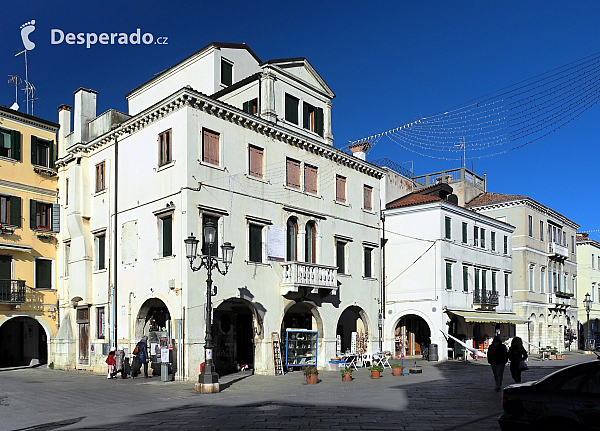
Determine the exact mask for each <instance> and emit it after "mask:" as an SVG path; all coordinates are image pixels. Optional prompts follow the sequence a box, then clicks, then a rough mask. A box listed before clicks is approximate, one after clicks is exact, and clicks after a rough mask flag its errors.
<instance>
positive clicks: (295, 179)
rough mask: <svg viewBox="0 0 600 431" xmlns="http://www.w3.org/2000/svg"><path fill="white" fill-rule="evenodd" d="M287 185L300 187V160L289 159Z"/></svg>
mask: <svg viewBox="0 0 600 431" xmlns="http://www.w3.org/2000/svg"><path fill="white" fill-rule="evenodd" d="M286 176H287V181H286V183H287V186H288V187H293V188H295V189H299V188H300V162H298V161H296V160H292V159H287V166H286Z"/></svg>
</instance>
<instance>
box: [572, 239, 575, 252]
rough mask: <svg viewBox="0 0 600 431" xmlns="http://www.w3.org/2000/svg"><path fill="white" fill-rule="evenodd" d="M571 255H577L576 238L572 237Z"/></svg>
mask: <svg viewBox="0 0 600 431" xmlns="http://www.w3.org/2000/svg"><path fill="white" fill-rule="evenodd" d="M571 253H575V237H574V236H573V235H571Z"/></svg>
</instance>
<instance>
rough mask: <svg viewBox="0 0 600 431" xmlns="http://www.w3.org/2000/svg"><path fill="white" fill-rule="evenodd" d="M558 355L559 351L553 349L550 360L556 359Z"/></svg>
mask: <svg viewBox="0 0 600 431" xmlns="http://www.w3.org/2000/svg"><path fill="white" fill-rule="evenodd" d="M557 354H558V349H557V348H556V347H553V348H552V349H550V359H556V355H557Z"/></svg>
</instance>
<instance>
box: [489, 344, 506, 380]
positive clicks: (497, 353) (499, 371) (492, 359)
mask: <svg viewBox="0 0 600 431" xmlns="http://www.w3.org/2000/svg"><path fill="white" fill-rule="evenodd" d="M487 359H488V363H489V364H490V365H491V366H492V371H493V372H494V380H495V382H496V392H499V391H500V389H502V378H503V377H504V366H505V365H506V362H507V361H508V351H507V350H506V346H505V345H504V343H503V342H502V340H501V339H500V337H499V336H497V335H496V336H495V337H494V340H493V341H492V344H491V345H490V347H489V349H488V351H487Z"/></svg>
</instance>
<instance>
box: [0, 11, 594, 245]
mask: <svg viewBox="0 0 600 431" xmlns="http://www.w3.org/2000/svg"><path fill="white" fill-rule="evenodd" d="M188 3H189V4H188ZM598 16H600V2H594V1H579V0H575V1H569V2H558V1H548V0H546V1H526V2H523V1H512V0H508V1H389V2H351V1H346V2H313V1H304V2H302V3H292V2H277V1H262V2H235V1H229V0H223V1H220V2H207V1H198V2H183V1H171V2H158V1H154V0H149V1H128V2H122V1H120V2H117V1H103V2H82V1H79V2H74V1H62V2H46V1H37V2H36V1H30V2H19V3H16V4H15V6H13V7H12V8H11V9H10V12H8V13H4V14H2V15H1V16H0V29H1V30H0V35H1V37H2V39H1V40H2V44H1V45H0V59H2V61H1V62H0V64H1V66H0V67H1V69H2V72H3V73H4V76H5V77H6V79H8V77H7V75H9V74H16V75H19V76H22V77H24V74H25V72H24V64H23V58H22V56H21V57H14V55H15V54H16V53H17V52H19V51H21V50H22V49H23V45H22V42H21V36H20V27H21V25H22V24H24V23H26V22H28V21H31V20H32V19H33V20H35V21H36V23H35V30H34V32H32V33H31V36H30V39H31V40H32V41H33V42H35V44H36V47H35V49H34V50H32V51H30V52H29V54H28V55H29V57H28V59H29V65H30V68H29V78H30V81H31V82H32V83H33V84H34V85H35V86H36V88H37V93H36V95H37V97H38V98H39V100H38V101H37V102H36V104H35V112H34V113H35V115H37V116H40V117H43V118H46V119H49V120H52V121H57V110H56V108H57V107H58V106H59V105H60V104H63V103H66V104H69V105H72V103H73V91H74V90H76V89H77V88H78V87H87V88H92V89H94V90H96V91H98V93H99V94H98V113H101V112H104V111H105V110H107V109H109V108H115V109H118V110H122V111H126V100H125V94H126V93H127V92H129V91H130V90H131V89H133V88H135V87H137V86H138V85H139V84H141V83H142V82H144V81H146V80H148V79H150V78H151V77H152V76H153V75H154V74H156V73H158V72H160V71H162V70H164V69H166V68H168V67H170V66H172V65H174V64H175V63H177V62H178V61H180V60H182V59H183V58H185V57H186V56H188V55H190V54H192V53H193V52H196V51H197V50H199V49H200V48H202V47H203V46H205V45H207V44H208V43H210V42H213V41H220V42H240V43H241V42H245V43H247V44H248V45H249V46H250V47H251V48H252V49H253V50H254V51H255V52H256V54H257V55H258V56H259V57H260V58H261V59H262V60H268V59H271V58H282V57H306V58H308V60H309V61H310V62H311V64H312V65H313V66H314V67H315V68H316V69H317V71H318V72H319V73H320V74H321V76H322V77H323V78H324V79H325V81H326V82H327V83H328V84H329V86H330V87H331V88H332V89H333V91H334V92H335V93H336V95H337V97H336V98H335V99H334V101H333V103H334V105H333V133H334V137H335V145H336V146H343V145H345V144H346V143H347V142H348V141H349V140H354V139H358V138H361V137H364V136H368V135H371V134H374V133H377V132H382V131H385V130H387V129H390V128H392V127H395V126H400V125H402V124H406V123H408V122H411V121H414V120H417V119H419V118H421V117H423V116H428V115H431V114H435V113H438V112H443V111H445V110H447V109H449V108H452V107H454V106H456V105H458V104H461V103H463V102H466V101H468V100H471V99H474V98H477V97H480V96H483V95H485V94H487V93H489V92H492V91H495V90H498V89H500V88H503V87H506V86H508V85H511V84H514V83H516V82H519V81H521V80H523V79H526V78H530V77H532V76H535V75H538V74H540V73H543V72H546V71H549V70H552V69H554V68H556V67H558V66H561V65H564V64H567V63H570V62H572V61H575V60H578V59H580V58H583V57H586V56H589V55H591V54H595V53H597V52H600V43H599V42H600V34H599V32H598V26H597V17H598ZM137 28H140V29H141V33H142V34H143V33H146V32H149V33H152V34H153V35H154V37H158V36H166V37H168V45H164V46H159V45H143V44H142V45H127V46H123V45H100V44H96V45H93V46H92V47H91V48H90V49H86V48H85V46H81V45H67V44H65V43H62V44H57V45H52V44H51V43H50V32H51V29H60V30H62V31H63V32H64V33H68V32H73V33H79V32H94V33H98V34H100V33H102V32H107V33H110V32H119V33H121V32H124V33H132V32H134V31H136V29H137ZM5 82H6V80H5ZM20 99H22V97H21V96H20ZM13 102H14V88H13V87H11V86H9V85H8V84H7V83H5V84H3V85H1V86H0V104H1V105H6V106H10V105H11V104H12V103H13ZM20 105H21V107H22V108H23V109H22V110H24V106H25V104H24V103H22V102H20ZM599 115H600V105H598V106H594V107H592V108H591V109H589V110H588V111H587V112H585V113H584V114H583V115H581V116H580V117H578V118H577V119H576V120H575V121H573V122H572V123H570V124H569V125H567V126H566V127H563V128H562V129H560V130H559V131H557V132H555V133H553V134H551V135H550V136H548V137H547V138H544V139H541V140H539V141H537V142H535V143H532V144H530V145H528V146H526V147H524V148H522V149H520V150H517V151H512V152H510V153H507V154H503V155H499V156H495V157H490V158H484V159H477V160H470V159H469V154H468V153H467V167H468V168H470V167H471V163H473V165H472V166H473V169H474V171H475V172H476V173H478V174H480V175H483V173H487V176H488V190H489V191H494V192H500V193H510V194H524V195H527V196H530V197H531V198H533V199H535V200H537V201H539V202H540V203H542V204H544V205H547V206H549V207H552V208H554V209H555V210H557V211H559V212H560V213H562V214H564V215H565V216H567V217H569V218H571V219H572V220H574V221H575V222H577V223H578V224H580V225H581V226H582V228H581V229H582V230H594V229H600V220H599V219H598V216H597V215H596V213H598V212H600V205H598V204H597V203H596V196H595V195H594V194H593V193H590V192H591V191H593V190H594V189H595V187H597V185H598V178H599V177H600V168H596V166H595V165H596V161H597V160H598V159H599V158H600V157H599V156H600V150H599V149H598V145H597V141H598V136H600V122H598V121H597V120H598V117H599ZM380 157H388V158H390V159H392V160H394V161H396V162H397V163H402V162H407V161H412V165H413V166H414V171H415V174H417V175H420V174H425V173H429V172H434V171H439V170H443V169H452V168H456V167H459V166H460V162H457V161H446V160H435V159H431V158H427V157H422V156H420V155H418V154H415V153H411V152H408V151H406V150H405V149H403V148H401V147H399V146H398V145H396V144H395V143H394V142H393V141H390V140H387V139H382V140H381V141H379V143H378V144H377V146H376V147H374V148H373V149H372V151H371V152H370V153H369V159H376V158H380ZM410 165H411V164H410V163H405V164H403V165H402V166H405V167H407V168H409V167H410ZM593 237H595V238H596V239H600V235H599V234H593Z"/></svg>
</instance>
